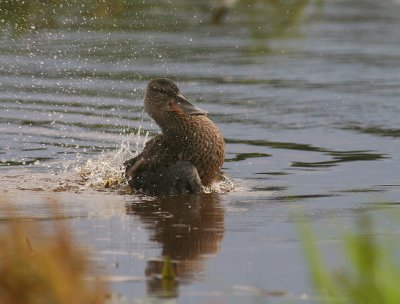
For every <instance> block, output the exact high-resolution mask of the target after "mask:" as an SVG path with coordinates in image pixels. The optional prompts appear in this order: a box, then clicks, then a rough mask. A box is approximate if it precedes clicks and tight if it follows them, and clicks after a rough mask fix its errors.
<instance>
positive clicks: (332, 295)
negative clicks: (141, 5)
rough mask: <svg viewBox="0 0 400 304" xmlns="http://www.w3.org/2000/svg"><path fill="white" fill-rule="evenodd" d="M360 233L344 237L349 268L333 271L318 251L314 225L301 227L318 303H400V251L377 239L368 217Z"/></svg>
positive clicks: (363, 218) (359, 227) (360, 220)
mask: <svg viewBox="0 0 400 304" xmlns="http://www.w3.org/2000/svg"><path fill="white" fill-rule="evenodd" d="M356 230H358V231H352V232H346V234H345V235H344V245H343V247H344V248H343V249H344V261H345V264H346V268H343V269H341V270H339V271H332V270H330V269H329V268H328V266H327V264H326V262H325V261H324V260H323V257H322V254H321V253H320V251H319V250H318V248H317V245H316V241H315V237H314V234H313V232H312V230H311V228H310V226H309V225H307V224H303V225H301V227H300V235H301V239H302V243H303V246H304V250H305V255H306V259H307V261H308V263H309V267H310V273H311V280H312V283H313V286H314V288H315V291H316V292H317V294H318V300H317V303H324V304H325V303H346V304H347V303H348V304H378V303H379V304H398V303H400V266H399V258H398V255H396V252H395V249H398V248H396V247H393V246H392V245H393V243H390V244H388V243H384V242H382V240H378V238H376V237H375V236H376V235H375V228H374V226H373V223H372V220H371V218H369V217H368V216H366V215H360V216H359V218H358V221H357V229H356ZM396 259H397V260H396Z"/></svg>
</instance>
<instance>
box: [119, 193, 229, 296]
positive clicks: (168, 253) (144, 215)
mask: <svg viewBox="0 0 400 304" xmlns="http://www.w3.org/2000/svg"><path fill="white" fill-rule="evenodd" d="M126 212H127V214H132V215H135V216H138V217H139V218H140V220H141V221H142V222H144V223H146V224H147V229H148V230H149V231H150V240H151V241H153V242H157V243H160V244H161V246H162V251H161V253H160V257H159V258H156V259H152V260H148V261H147V265H146V270H145V274H146V276H147V277H148V278H149V280H148V281H147V292H148V294H149V295H155V296H160V297H176V296H178V287H179V284H183V283H190V282H194V281H197V280H199V279H201V278H202V273H203V270H204V262H205V258H206V257H208V256H210V255H214V254H217V253H218V252H219V250H220V244H221V241H222V239H223V237H224V232H225V228H224V209H223V208H222V206H221V204H220V200H219V196H218V195H217V194H215V193H212V194H201V195H187V196H179V197H177V196H176V197H175V196H171V197H165V198H159V199H157V200H155V201H151V202H143V203H133V204H128V205H127V206H126ZM169 261H171V263H172V267H173V271H174V273H175V276H174V277H173V278H171V277H169V278H168V277H167V278H165V276H162V275H161V274H162V272H163V271H165V269H166V268H167V267H168V266H169V265H168V264H169V263H170V262H169ZM163 267H164V270H163Z"/></svg>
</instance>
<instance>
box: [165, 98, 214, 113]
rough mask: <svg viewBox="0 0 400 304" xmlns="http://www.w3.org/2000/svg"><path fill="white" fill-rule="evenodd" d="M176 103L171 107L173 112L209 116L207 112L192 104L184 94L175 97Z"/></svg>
mask: <svg viewBox="0 0 400 304" xmlns="http://www.w3.org/2000/svg"><path fill="white" fill-rule="evenodd" d="M174 101H175V102H174V103H173V105H171V110H172V111H174V112H181V113H184V114H186V115H189V116H190V115H207V111H205V110H203V109H201V108H199V107H196V106H195V105H193V104H192V103H190V102H189V101H188V100H187V98H186V97H185V96H183V95H182V94H180V93H179V94H177V95H176V97H175V100H174Z"/></svg>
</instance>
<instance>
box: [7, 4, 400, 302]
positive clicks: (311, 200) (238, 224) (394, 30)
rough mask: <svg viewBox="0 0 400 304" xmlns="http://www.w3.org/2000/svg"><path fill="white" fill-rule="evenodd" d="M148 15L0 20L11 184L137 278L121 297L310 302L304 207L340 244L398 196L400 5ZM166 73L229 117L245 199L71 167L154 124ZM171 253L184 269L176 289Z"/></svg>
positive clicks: (75, 13) (18, 196)
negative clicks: (96, 175) (151, 99)
mask: <svg viewBox="0 0 400 304" xmlns="http://www.w3.org/2000/svg"><path fill="white" fill-rule="evenodd" d="M55 3H57V2H55ZM140 9H142V10H143V14H142V15H141V14H139V15H141V16H138V14H137V13H134V12H135V10H134V8H133V7H132V8H130V10H128V11H127V12H126V13H125V15H121V16H119V17H118V19H117V20H118V21H116V20H114V19H113V18H112V17H110V18H108V19H107V18H105V19H104V20H103V19H101V18H100V19H99V18H95V17H93V16H92V17H91V16H90V15H89V16H86V15H84V14H83V15H82V14H80V13H79V9H76V8H75V10H74V9H71V12H68V13H65V14H62V13H60V15H59V16H58V15H57V16H56V17H54V20H53V19H51V18H50V19H51V21H52V22H53V23H51V24H52V26H49V25H48V24H50V22H49V23H48V24H47V25H41V24H40V23H35V22H34V21H32V22H31V23H29V22H28V24H23V25H19V24H18V20H17V21H15V22H16V23H13V20H12V18H10V19H7V18H5V19H1V18H0V19H1V22H2V23H1V24H2V33H1V34H0V37H1V41H0V62H1V64H0V108H1V111H0V174H1V179H2V186H0V191H1V192H2V193H3V194H5V195H7V196H8V197H11V198H13V200H14V201H16V203H18V206H20V209H21V216H26V217H34V218H45V219H47V218H48V215H46V214H47V211H46V207H44V206H42V205H41V201H42V200H43V197H44V196H47V195H49V194H51V195H55V196H56V197H58V198H59V199H60V201H61V203H62V205H63V210H64V212H65V214H66V216H67V217H68V218H69V222H70V223H71V226H72V227H74V229H75V230H77V233H78V234H79V235H81V236H82V239H84V240H85V241H87V242H88V243H89V244H92V246H93V248H94V253H95V255H97V256H98V257H99V258H100V261H101V263H103V265H104V267H105V268H106V271H107V272H108V273H109V274H110V275H115V276H117V275H118V276H122V278H125V279H123V280H121V281H118V282H117V281H114V283H113V284H112V288H113V291H114V292H115V294H117V295H119V297H120V298H119V299H126V298H127V299H130V300H133V299H134V300H136V301H138V302H141V301H142V302H146V301H150V300H149V299H152V298H153V297H155V298H157V297H161V298H163V297H172V298H176V301H177V302H179V303H206V302H207V301H214V302H216V303H244V302H247V303H253V302H257V301H261V302H263V301H264V299H266V298H268V300H269V301H270V302H273V303H274V302H281V301H287V300H288V299H289V300H291V301H293V302H297V301H299V302H308V301H312V291H311V289H310V285H309V283H308V281H307V269H306V266H305V265H304V258H303V256H302V252H301V246H300V245H299V242H298V235H297V224H296V221H294V219H293V213H294V212H296V211H298V210H302V211H304V212H306V214H307V217H308V218H310V220H312V222H313V225H315V226H316V227H317V228H318V229H316V230H317V231H319V234H318V237H319V241H320V244H321V246H322V247H323V248H324V250H326V251H327V252H331V251H335V247H337V243H339V242H340V237H339V236H340V232H341V231H340V228H339V229H338V227H340V226H348V225H350V223H351V219H352V218H353V217H354V216H356V215H357V214H359V213H360V212H364V211H368V212H371V213H374V210H375V209H376V208H377V207H386V208H396V205H397V204H399V203H400V200H399V197H400V177H399V171H400V170H399V169H400V166H399V158H400V141H399V137H400V119H399V117H400V102H399V96H400V72H399V71H400V4H399V3H398V2H396V1H389V0H386V1H369V0H364V1H356V0H353V1H350V0H349V1H324V2H321V3H314V2H312V3H311V2H310V3H309V4H308V5H306V7H304V8H300V9H299V11H297V12H296V11H294V12H293V15H294V14H297V15H298V16H297V15H296V16H295V17H296V18H293V20H292V19H290V18H289V20H286V19H282V20H281V19H279V18H278V17H276V16H275V19H274V18H273V17H274V16H273V15H268V14H271V13H270V12H269V11H268V12H267V11H265V10H263V9H262V6H261V9H260V10H259V12H258V13H257V14H256V13H255V12H254V11H251V10H250V11H247V10H245V9H244V8H243V7H242V6H240V5H237V6H235V7H233V8H232V9H231V10H230V11H229V12H228V14H227V16H226V19H225V20H224V22H223V24H222V25H220V26H212V25H210V24H209V19H210V13H209V11H207V9H206V7H205V6H204V4H200V3H199V4H197V6H196V5H185V4H184V3H181V4H179V5H178V4H177V5H176V7H171V6H161V7H160V8H159V9H156V8H154V9H153V8H151V7H142V8H140ZM264 13H265V14H267V13H268V14H267V15H263V14H264ZM36 14H37V13H36ZM135 14H136V15H135ZM289 15H290V14H289ZM132 16H136V17H132ZM265 16H268V17H270V18H271V19H268V21H265ZM34 17H35V18H36V19H37V18H38V15H35V16H34ZM35 18H33V17H32V18H31V19H34V20H36V19H35ZM141 18H142V19H141ZM39 19H40V18H39ZM103 21H104V24H105V25H104V24H103V23H102V22H103ZM285 22H286V23H285ZM115 23H116V24H115ZM16 24H17V25H16ZM282 24H283V25H282ZM285 25H286V26H285ZM19 26H21V27H22V30H21V29H20V30H18V31H14V29H15V28H18V27H19ZM159 76H167V77H169V78H171V79H173V80H174V81H176V82H177V83H178V85H179V87H180V88H181V91H182V92H183V93H184V94H185V95H186V96H188V97H189V98H190V99H191V100H192V101H194V102H195V103H196V104H198V105H200V106H201V107H202V108H204V109H206V110H207V111H208V112H209V117H210V118H211V119H212V120H213V121H214V122H215V123H216V124H218V126H219V127H220V128H221V130H222V133H223V134H224V137H225V140H226V143H227V148H226V161H225V164H224V171H225V172H226V173H227V174H229V175H230V176H231V177H232V178H233V180H234V182H235V184H236V189H235V190H234V191H233V192H231V193H229V194H215V193H214V194H203V195H198V196H189V197H186V196H185V197H174V198H164V199H149V198H143V197H138V196H135V195H126V194H121V193H120V192H119V191H112V190H111V191H107V189H101V191H100V190H95V189H88V188H86V187H85V185H83V184H82V183H81V182H80V181H79V177H78V176H77V175H76V173H75V171H74V168H75V167H79V166H81V168H82V166H84V164H85V162H87V161H90V162H93V163H94V164H95V165H96V166H98V165H99V164H101V162H102V161H104V158H105V157H108V159H109V158H110V157H112V156H113V155H114V156H115V154H116V153H117V151H118V150H119V149H120V148H121V146H122V145H123V143H126V142H129V143H130V146H131V147H133V148H134V150H135V149H136V148H140V145H141V143H142V142H143V141H142V140H143V137H142V139H141V140H138V138H137V137H136V135H132V133H135V134H136V133H137V132H138V130H139V129H141V130H142V133H141V134H142V136H145V133H146V132H148V134H149V136H151V135H153V134H155V132H158V128H157V126H156V125H155V124H154V123H152V122H151V120H150V119H149V117H148V116H147V115H146V114H145V113H144V112H143V107H142V98H143V90H144V87H145V85H146V83H147V82H148V80H149V79H151V78H154V77H159ZM136 145H138V146H136ZM125 155H126V154H125ZM123 158H124V156H123V155H120V158H119V159H118V160H117V162H122V161H123ZM108 164H109V163H108ZM338 230H339V231H338ZM166 255H168V256H170V257H171V259H172V261H173V263H174V265H175V266H176V272H177V275H178V281H177V282H176V285H174V287H173V288H170V289H167V290H165V288H164V287H165V286H163V285H162V282H161V281H160V280H159V279H158V276H157V274H159V273H160V271H161V265H162V261H163V258H162V257H163V256H166ZM336 260H337V259H336V258H334V257H332V261H333V262H332V263H335V262H334V261H336ZM163 288H164V289H163Z"/></svg>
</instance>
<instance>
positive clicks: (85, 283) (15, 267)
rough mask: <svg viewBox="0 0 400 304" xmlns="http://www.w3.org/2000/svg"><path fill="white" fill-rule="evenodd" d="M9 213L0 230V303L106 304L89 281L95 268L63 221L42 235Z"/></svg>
mask: <svg viewBox="0 0 400 304" xmlns="http://www.w3.org/2000/svg"><path fill="white" fill-rule="evenodd" d="M1 203H2V205H3V206H4V204H6V203H8V202H4V199H3V200H2V202H1ZM55 203H56V202H54V201H50V202H49V204H55ZM12 208H13V207H12V206H11V207H10V208H8V209H10V210H11V211H9V214H7V217H6V219H5V220H3V222H2V223H1V226H0V274H1V275H0V303H1V304H16V303H32V304H35V303H37V304H43V303H49V304H50V303H57V304H63V303H65V304H67V303H68V304H71V303H104V302H105V300H106V297H105V295H106V293H107V288H106V287H105V286H104V284H103V283H101V282H100V281H98V280H94V279H91V280H89V278H90V277H92V275H93V272H94V269H93V266H94V265H92V264H91V263H89V261H88V253H87V252H86V251H84V250H83V249H81V248H80V247H79V246H77V244H76V243H75V242H74V240H73V238H72V236H71V235H70V233H69V232H68V230H67V228H66V227H65V226H64V225H62V224H61V221H57V222H55V223H54V221H52V222H53V223H54V224H52V225H51V226H50V227H47V226H46V229H44V227H43V225H41V224H40V223H39V222H37V221H33V220H31V221H27V220H21V219H18V218H16V217H15V216H14V214H13V211H12ZM54 218H55V219H56V218H57V213H56V211H54ZM49 228H50V229H49ZM49 230H50V231H51V233H50V232H48V231H49Z"/></svg>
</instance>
